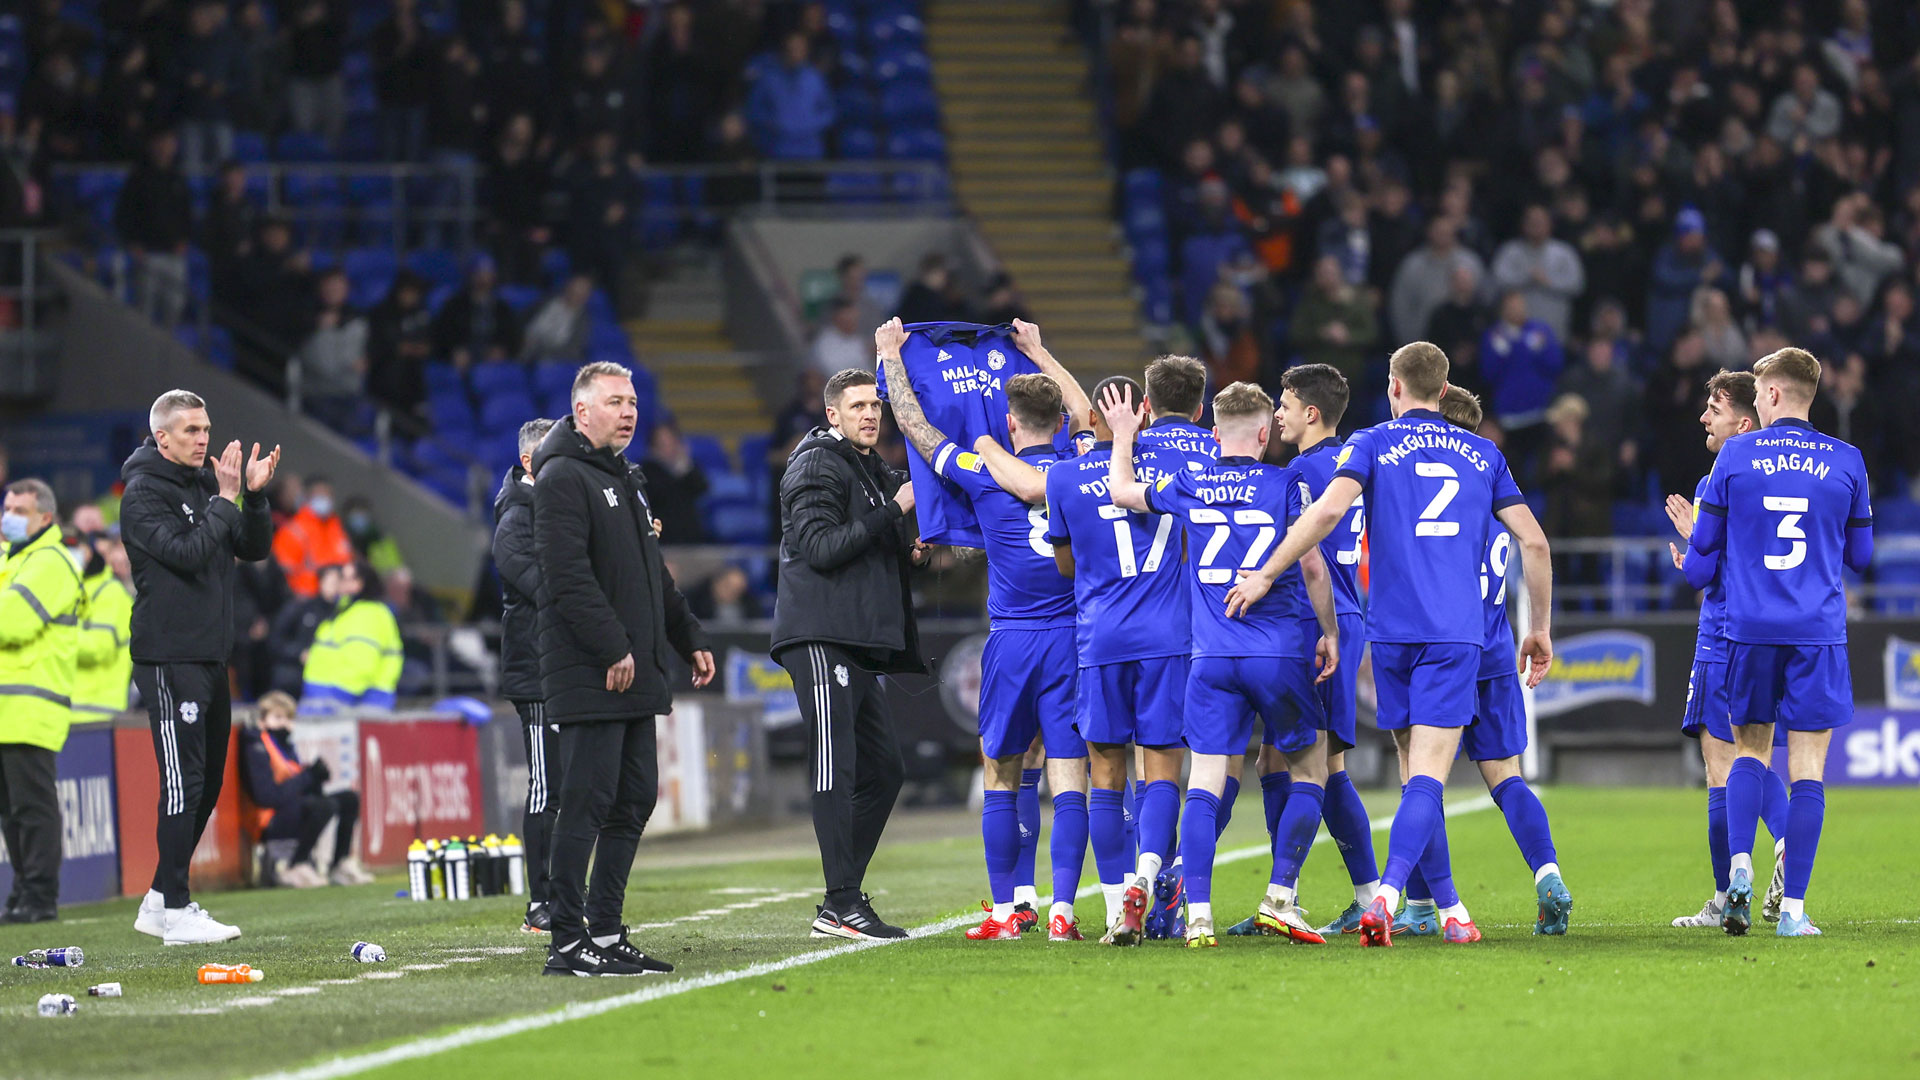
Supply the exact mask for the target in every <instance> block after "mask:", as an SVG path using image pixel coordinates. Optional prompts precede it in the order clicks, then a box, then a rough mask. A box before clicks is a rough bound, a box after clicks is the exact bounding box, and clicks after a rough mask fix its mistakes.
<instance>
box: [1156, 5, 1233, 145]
mask: <svg viewBox="0 0 1920 1080" xmlns="http://www.w3.org/2000/svg"><path fill="white" fill-rule="evenodd" d="M1203 52H1204V50H1203V49H1202V47H1201V44H1200V39H1198V38H1195V37H1183V38H1181V39H1180V41H1179V44H1177V45H1175V46H1174V48H1173V52H1172V54H1171V55H1170V57H1169V59H1168V61H1167V68H1166V70H1165V71H1164V72H1163V73H1162V74H1161V76H1160V77H1159V79H1157V80H1156V81H1155V82H1154V87H1153V94H1152V95H1151V96H1150V97H1149V98H1148V99H1147V111H1146V113H1145V115H1144V116H1143V117H1142V118H1141V122H1140V123H1141V132H1142V137H1143V141H1144V142H1145V143H1146V144H1147V145H1149V146H1151V147H1152V148H1153V151H1154V153H1155V155H1156V156H1157V157H1158V160H1159V161H1160V162H1161V164H1162V165H1164V166H1166V167H1168V168H1171V167H1173V166H1174V165H1176V164H1178V163H1179V161H1180V159H1181V156H1182V155H1183V154H1184V153H1185V151H1186V147H1187V144H1188V143H1190V142H1192V141H1193V140H1194V139H1197V138H1202V137H1204V134H1205V133H1206V132H1210V131H1212V130H1213V129H1214V128H1215V127H1217V126H1219V123H1220V116H1221V114H1222V112H1223V110H1224V107H1225V104H1226V97H1225V95H1224V94H1223V93H1222V92H1221V89H1220V87H1218V86H1216V85H1214V83H1213V80H1212V79H1210V78H1208V77H1207V71H1206V67H1205V65H1204V64H1203V62H1202V61H1203Z"/></svg>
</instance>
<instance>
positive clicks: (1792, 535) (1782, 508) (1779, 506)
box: [1761, 495, 1807, 570]
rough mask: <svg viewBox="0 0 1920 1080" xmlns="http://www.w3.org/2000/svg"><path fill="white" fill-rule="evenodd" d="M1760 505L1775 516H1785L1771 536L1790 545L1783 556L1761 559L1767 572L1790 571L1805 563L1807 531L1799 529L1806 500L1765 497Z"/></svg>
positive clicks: (1787, 497) (1784, 496) (1779, 496)
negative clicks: (1788, 541)
mask: <svg viewBox="0 0 1920 1080" xmlns="http://www.w3.org/2000/svg"><path fill="white" fill-rule="evenodd" d="M1761 505H1763V506H1765V507H1766V508H1767V510H1768V511H1769V512H1771V513H1775V514H1785V515H1786V516H1785V517H1783V518H1781V519H1780V525H1779V527H1778V528H1776V529H1775V530H1774V532H1773V534H1774V535H1775V536H1777V537H1779V538H1780V539H1782V540H1790V541H1792V543H1791V544H1790V545H1789V546H1788V548H1787V553H1786V554H1785V555H1767V556H1763V557H1762V558H1761V561H1762V562H1764V563H1766V565H1767V569H1769V570H1791V569H1793V568H1794V567H1796V566H1799V565H1800V564H1801V563H1803V562H1806V561H1807V531H1806V530H1805V529H1802V528H1801V527H1800V515H1801V514H1804V513H1806V512H1807V500H1805V499H1796V498H1791V497H1789V496H1786V495H1767V496H1764V497H1762V499H1761Z"/></svg>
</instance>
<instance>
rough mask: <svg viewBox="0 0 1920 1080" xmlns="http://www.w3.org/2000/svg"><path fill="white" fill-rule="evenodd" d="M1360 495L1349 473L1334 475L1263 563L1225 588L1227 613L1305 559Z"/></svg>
mask: <svg viewBox="0 0 1920 1080" xmlns="http://www.w3.org/2000/svg"><path fill="white" fill-rule="evenodd" d="M1359 497H1360V482H1359V481H1358V480H1355V479H1354V478H1352V477H1351V476H1336V477H1334V478H1333V482H1332V483H1330V484H1328V485H1327V490H1325V491H1323V492H1321V493H1320V497H1319V498H1317V499H1315V500H1313V503H1312V504H1311V505H1309V506H1308V507H1307V508H1306V509H1305V510H1303V511H1301V513H1300V518H1299V520H1298V521H1295V522H1294V523H1293V526H1292V527H1291V528H1289V529H1288V530H1287V535H1286V537H1285V538H1284V539H1282V540H1281V541H1280V546H1279V547H1277V548H1275V549H1274V550H1273V554H1272V555H1269V556H1267V562H1266V565H1264V566H1262V567H1261V568H1260V569H1258V570H1242V571H1240V580H1239V581H1238V582H1235V583H1234V586H1233V588H1232V589H1229V590H1228V591H1227V615H1228V617H1230V618H1231V617H1236V616H1239V615H1242V614H1244V613H1245V612H1246V610H1247V609H1248V608H1250V607H1252V606H1253V605H1254V604H1256V603H1258V602H1259V600H1260V598H1261V597H1263V596H1265V595H1267V590H1269V589H1271V588H1273V583H1274V582H1276V581H1278V580H1280V575H1281V574H1284V573H1286V572H1287V568H1288V567H1290V566H1292V565H1293V564H1294V563H1296V562H1299V561H1300V560H1302V559H1304V558H1306V556H1307V552H1308V551H1310V550H1315V545H1317V544H1318V543H1320V541H1322V540H1325V539H1326V538H1327V536H1328V534H1330V533H1332V532H1333V527H1334V526H1336V525H1338V524H1340V519H1341V518H1342V517H1345V516H1346V513H1347V508H1348V507H1350V506H1352V505H1353V500H1355V499H1357V498H1359Z"/></svg>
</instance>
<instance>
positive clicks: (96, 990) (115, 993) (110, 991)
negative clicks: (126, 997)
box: [87, 983, 120, 997]
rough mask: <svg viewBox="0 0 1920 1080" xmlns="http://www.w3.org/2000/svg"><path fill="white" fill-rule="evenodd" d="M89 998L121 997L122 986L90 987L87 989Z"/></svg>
mask: <svg viewBox="0 0 1920 1080" xmlns="http://www.w3.org/2000/svg"><path fill="white" fill-rule="evenodd" d="M87 996H88V997H119V996H120V984H119V983H101V984H100V985H99V986H89V987H87Z"/></svg>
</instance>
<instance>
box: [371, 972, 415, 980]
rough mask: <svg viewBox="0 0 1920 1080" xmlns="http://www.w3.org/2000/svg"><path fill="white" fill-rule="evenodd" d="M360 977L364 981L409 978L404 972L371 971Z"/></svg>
mask: <svg viewBox="0 0 1920 1080" xmlns="http://www.w3.org/2000/svg"><path fill="white" fill-rule="evenodd" d="M360 977H361V978H363V979H404V978H406V977H407V973H406V972H404V971H369V972H365V973H364V974H362V975H361V976H360Z"/></svg>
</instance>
